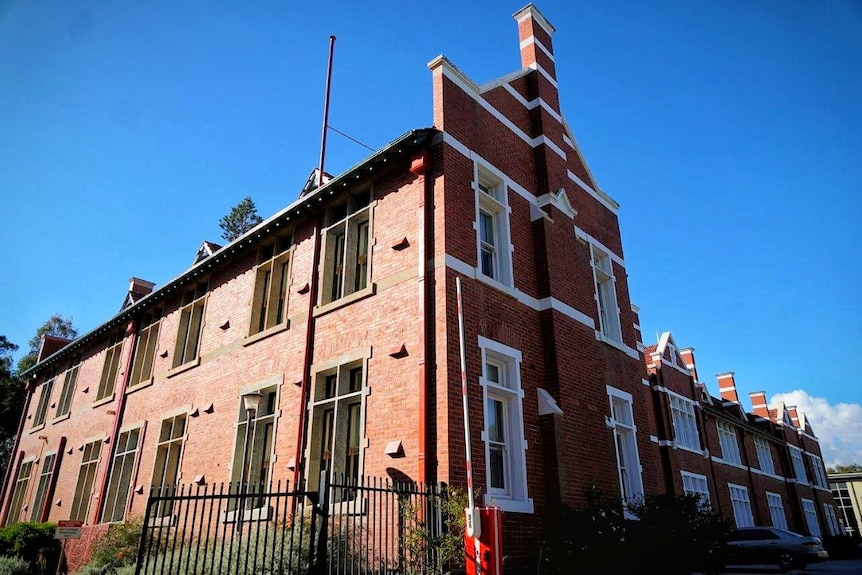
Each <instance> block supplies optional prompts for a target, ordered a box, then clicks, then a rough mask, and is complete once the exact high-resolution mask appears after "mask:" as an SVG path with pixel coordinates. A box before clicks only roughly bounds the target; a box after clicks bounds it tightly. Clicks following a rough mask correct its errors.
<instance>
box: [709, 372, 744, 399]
mask: <svg viewBox="0 0 862 575" xmlns="http://www.w3.org/2000/svg"><path fill="white" fill-rule="evenodd" d="M734 375H735V374H734V372H732V371H728V372H727V373H719V374H718V375H716V376H715V377H716V379H718V391H719V393H720V394H721V399H723V400H724V401H732V402H733V403H736V404H739V396H738V395H737V394H736V380H735V379H734V378H733V376H734Z"/></svg>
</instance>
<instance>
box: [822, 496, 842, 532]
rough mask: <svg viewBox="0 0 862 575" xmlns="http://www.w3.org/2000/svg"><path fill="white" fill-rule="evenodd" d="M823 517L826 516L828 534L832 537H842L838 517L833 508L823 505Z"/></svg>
mask: <svg viewBox="0 0 862 575" xmlns="http://www.w3.org/2000/svg"><path fill="white" fill-rule="evenodd" d="M823 515H825V516H826V527H827V529H829V534H830V535H833V536H837V535H842V534H843V533H842V529H841V525H840V524H839V523H838V516H837V515H836V514H835V508H834V507H833V506H831V505H829V504H828V503H824V504H823Z"/></svg>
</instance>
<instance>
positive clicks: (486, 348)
mask: <svg viewBox="0 0 862 575" xmlns="http://www.w3.org/2000/svg"><path fill="white" fill-rule="evenodd" d="M478 346H479V349H480V351H481V354H482V375H480V376H479V385H480V386H481V387H482V413H483V414H484V413H485V406H486V405H487V404H488V396H489V395H491V396H494V395H499V396H504V395H508V396H509V399H508V401H510V402H512V405H511V406H510V409H509V415H510V421H509V422H508V423H507V426H506V431H507V432H509V433H510V434H512V432H514V433H513V434H512V438H511V445H512V449H513V453H511V454H510V456H509V458H508V461H509V463H510V468H509V473H508V479H510V480H511V482H512V486H511V489H510V492H509V494H508V495H503V494H498V493H490V489H489V490H488V491H489V492H487V493H485V504H486V505H491V506H496V507H499V508H500V509H502V510H503V511H509V512H512V513H533V500H532V499H531V498H530V497H529V492H528V485H527V449H528V444H527V441H526V439H525V438H524V389H523V388H522V387H521V362H522V356H521V352H520V350H517V349H515V348H512V347H509V346H507V345H505V344H502V343H500V342H498V341H494V340H492V339H488V338H486V337H483V336H481V335H480V336H478ZM489 352H490V354H489ZM489 355H490V356H491V359H492V360H497V361H498V362H500V363H505V364H507V365H506V367H507V373H508V375H509V376H510V377H511V378H513V381H512V386H511V387H508V388H505V389H504V388H500V387H499V386H497V385H496V384H494V383H493V382H491V381H488V380H487V379H485V375H484V374H485V363H486V361H487V360H488V357H489ZM512 415H514V416H515V417H514V418H512V417H511V416H512ZM482 443H483V446H484V447H483V448H484V450H485V476H486V481H487V478H488V477H489V476H490V468H489V462H490V446H489V442H488V424H487V420H486V418H485V417H484V415H483V418H482ZM518 446H521V449H520V450H518ZM516 450H517V453H516V452H515V451H516Z"/></svg>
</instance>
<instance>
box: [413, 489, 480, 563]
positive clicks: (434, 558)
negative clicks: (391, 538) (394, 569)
mask: <svg viewBox="0 0 862 575" xmlns="http://www.w3.org/2000/svg"><path fill="white" fill-rule="evenodd" d="M467 504H468V501H467V492H466V491H464V490H463V489H458V488H457V487H452V486H447V487H445V488H444V489H443V491H442V493H441V494H440V495H434V496H432V497H430V498H429V499H428V501H427V503H425V504H423V505H426V513H427V514H429V515H430V514H432V513H433V511H437V512H438V513H439V514H440V519H441V523H442V525H441V526H440V527H436V528H435V527H432V528H430V529H429V527H430V525H429V524H428V522H427V521H422V520H420V509H419V508H418V507H417V506H416V505H415V504H412V503H409V502H407V501H405V502H404V503H403V511H402V512H403V514H404V521H405V530H404V552H405V553H404V555H405V557H404V559H405V562H406V564H405V565H404V568H405V569H406V571H407V573H421V572H423V570H424V567H425V566H426V565H427V564H429V563H430V564H432V565H434V566H435V567H436V568H437V569H438V570H440V569H443V568H447V567H448V568H449V569H453V570H459V569H460V568H462V567H463V566H464V528H465V525H466V522H467V519H466V516H465V514H464V510H465V509H466V508H467Z"/></svg>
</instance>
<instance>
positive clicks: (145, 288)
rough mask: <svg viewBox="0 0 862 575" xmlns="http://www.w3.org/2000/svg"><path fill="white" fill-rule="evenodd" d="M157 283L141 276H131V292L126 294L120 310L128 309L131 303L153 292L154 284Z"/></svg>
mask: <svg viewBox="0 0 862 575" xmlns="http://www.w3.org/2000/svg"><path fill="white" fill-rule="evenodd" d="M155 285H156V284H154V283H153V282H148V281H147V280H142V279H141V278H129V292H128V293H127V294H126V297H125V299H123V305H122V306H120V311H122V310H124V309H126V308H127V307H129V306H130V305H134V304H136V303H138V300H140V299H141V298H142V297H144V296H147V295H149V294H151V293H152V291H153V286H155Z"/></svg>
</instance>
